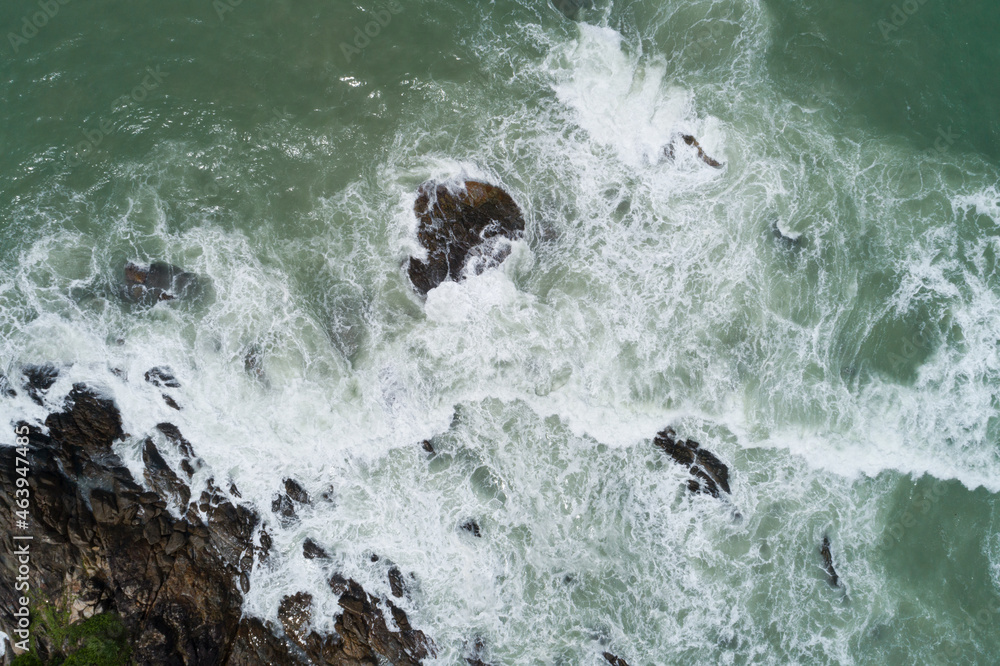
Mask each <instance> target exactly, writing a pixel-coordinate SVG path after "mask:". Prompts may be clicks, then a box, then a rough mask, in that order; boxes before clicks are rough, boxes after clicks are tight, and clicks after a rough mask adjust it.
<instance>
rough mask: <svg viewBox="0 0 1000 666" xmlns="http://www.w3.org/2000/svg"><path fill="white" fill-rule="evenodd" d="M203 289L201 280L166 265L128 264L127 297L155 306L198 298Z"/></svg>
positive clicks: (182, 270) (153, 263)
mask: <svg viewBox="0 0 1000 666" xmlns="http://www.w3.org/2000/svg"><path fill="white" fill-rule="evenodd" d="M199 289H200V284H199V279H198V276H197V275H195V274H194V273H188V272H187V271H185V270H184V269H183V268H178V267H177V266H174V265H172V264H168V263H166V262H163V261H154V262H152V263H151V264H149V265H148V266H142V265H139V264H136V263H134V262H131V261H130V262H128V263H127V264H125V297H126V298H127V299H128V300H130V301H133V302H136V303H142V304H144V305H152V304H154V303H157V302H159V301H171V300H174V299H176V298H185V297H192V296H195V295H196V294H197V293H198V291H199Z"/></svg>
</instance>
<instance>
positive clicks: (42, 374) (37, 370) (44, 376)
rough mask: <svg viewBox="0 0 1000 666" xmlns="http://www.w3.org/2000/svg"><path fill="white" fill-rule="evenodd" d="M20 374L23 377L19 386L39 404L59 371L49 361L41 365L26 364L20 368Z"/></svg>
mask: <svg viewBox="0 0 1000 666" xmlns="http://www.w3.org/2000/svg"><path fill="white" fill-rule="evenodd" d="M21 375H22V376H23V377H24V382H23V383H22V384H21V387H22V388H23V389H24V390H25V391H27V392H28V396H30V397H31V399H32V400H34V401H35V403H36V404H39V405H41V404H43V402H42V399H43V398H44V396H45V394H46V393H48V391H49V389H50V388H52V385H53V384H55V383H56V379H57V378H58V377H59V371H58V370H57V369H56V366H54V365H52V364H51V363H45V364H43V365H26V366H24V367H23V368H21Z"/></svg>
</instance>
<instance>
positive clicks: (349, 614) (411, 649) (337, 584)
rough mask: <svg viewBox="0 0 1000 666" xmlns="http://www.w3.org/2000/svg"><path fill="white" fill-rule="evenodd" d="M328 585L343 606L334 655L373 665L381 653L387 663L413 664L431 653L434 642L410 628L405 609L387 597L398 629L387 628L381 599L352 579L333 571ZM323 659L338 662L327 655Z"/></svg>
mask: <svg viewBox="0 0 1000 666" xmlns="http://www.w3.org/2000/svg"><path fill="white" fill-rule="evenodd" d="M330 588H331V589H332V590H333V591H334V592H335V593H336V594H338V595H340V601H339V602H338V603H339V604H340V607H341V608H342V609H343V613H341V615H340V617H339V618H338V619H337V624H336V626H335V629H336V631H337V634H338V635H339V636H340V638H341V642H340V643H339V644H338V645H337V652H336V656H338V657H340V658H342V659H344V660H345V661H344V663H355V662H349V661H346V659H347V658H350V659H354V660H356V662H360V663H370V664H373V665H374V664H377V663H380V660H379V656H381V657H382V658H384V659H387V660H388V661H389V663H391V664H396V665H401V666H415V665H416V664H419V663H420V661H421V660H422V659H424V658H425V657H427V656H428V655H431V656H433V654H434V644H433V643H432V642H431V641H430V640H429V639H428V638H427V637H426V636H425V635H424V633H423V632H422V631H418V630H415V629H413V628H412V627H411V626H410V622H409V619H408V618H407V616H406V613H405V612H403V610H402V609H400V608H398V607H397V606H396V605H395V604H393V603H392V602H391V601H387V602H386V606H387V607H388V609H389V611H390V613H391V614H392V617H393V620H394V621H395V622H396V626H398V627H399V628H400V631H391V630H390V629H389V627H388V625H387V623H386V621H385V617H384V615H383V611H382V609H381V606H380V604H381V602H380V601H379V600H378V599H377V598H375V597H373V596H372V595H370V594H368V593H367V592H365V590H364V588H362V587H361V585H359V584H358V583H357V582H355V581H354V580H350V579H345V578H343V577H342V576H339V575H335V576H333V577H332V578H331V579H330ZM327 663H334V664H339V663H342V662H340V661H336V660H334V659H329V660H328V661H327Z"/></svg>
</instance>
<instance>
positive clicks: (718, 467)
mask: <svg viewBox="0 0 1000 666" xmlns="http://www.w3.org/2000/svg"><path fill="white" fill-rule="evenodd" d="M653 444H655V445H656V446H658V447H659V448H661V449H663V450H664V451H665V452H666V453H667V455H669V456H670V457H671V458H673V459H674V461H675V462H677V463H679V464H681V465H684V466H686V467H687V468H688V471H690V473H691V474H692V476H695V477H697V479H698V480H696V479H691V480H689V481H688V484H687V485H688V489H689V490H691V492H702V493H706V494H709V495H711V496H712V497H718V496H719V488H722V490H724V491H726V492H727V493H728V492H730V490H729V468H728V467H726V466H725V464H723V462H722V461H721V460H719V459H718V458H716V457H715V455H714V454H712V453H711V452H709V451H705V450H704V449H702V448H701V447H700V445H699V444H698V442H696V441H694V440H691V439H688V440H683V439H678V438H677V433H676V432H674V429H673V428H666V429H664V430H663V431H661V432H660V433H658V434H657V435H656V437H655V438H654V439H653ZM703 484H704V485H703Z"/></svg>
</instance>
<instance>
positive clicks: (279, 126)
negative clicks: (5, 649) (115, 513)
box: [0, 0, 1000, 666]
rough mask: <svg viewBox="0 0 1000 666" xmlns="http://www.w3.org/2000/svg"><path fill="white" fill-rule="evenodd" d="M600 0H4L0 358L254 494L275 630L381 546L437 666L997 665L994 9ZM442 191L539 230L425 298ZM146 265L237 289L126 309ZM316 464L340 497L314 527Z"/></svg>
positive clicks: (999, 234) (998, 105)
mask: <svg viewBox="0 0 1000 666" xmlns="http://www.w3.org/2000/svg"><path fill="white" fill-rule="evenodd" d="M563 4H564V5H565V7H564V8H566V9H567V13H569V14H571V15H572V18H568V17H567V16H566V15H565V14H564V13H563V12H560V11H559V9H558V8H557V6H556V5H553V4H551V3H548V2H542V1H541V0H496V1H494V2H468V1H460V0H435V1H431V0H395V1H393V2H382V3H380V2H373V3H364V4H355V3H343V2H332V1H331V2H320V1H318V0H301V1H298V2H291V1H290V0H274V1H272V2H263V1H260V0H242V2H237V1H236V0H218V1H215V2H212V1H211V0H197V1H194V0H177V1H174V2H169V3H165V2H152V1H150V0H136V1H135V2H111V1H108V0H93V1H91V2H84V1H83V0H66V2H65V4H60V3H59V2H58V0H53V2H52V3H51V5H45V3H44V2H43V3H41V4H39V3H32V2H24V1H21V0H17V1H9V2H5V3H3V4H2V5H0V32H2V36H3V39H2V40H0V369H2V370H3V371H4V372H5V373H6V374H7V375H8V376H15V377H16V376H17V374H18V372H19V367H20V366H21V365H23V364H29V363H40V362H47V361H51V362H54V363H56V364H57V365H58V366H60V368H61V369H62V374H61V375H60V379H59V383H58V384H57V386H56V387H54V388H53V391H52V394H53V395H54V396H55V395H61V393H60V389H62V390H63V393H64V392H65V390H68V388H69V386H70V385H71V384H72V383H73V382H76V381H87V382H90V383H92V384H95V385H99V386H101V387H102V388H103V389H104V390H106V391H107V392H108V393H109V394H110V395H112V396H113V397H114V398H115V400H116V401H117V403H118V404H119V406H120V407H121V409H122V412H123V416H124V419H125V422H126V424H125V425H126V427H125V430H126V431H127V432H130V433H132V434H133V435H134V438H132V439H130V440H128V441H126V442H123V443H122V444H121V445H120V449H119V450H120V453H121V455H122V456H123V458H125V459H126V461H128V462H129V463H130V464H131V465H133V466H134V468H135V469H136V470H139V469H140V466H141V452H140V442H141V441H142V439H143V437H145V435H146V434H148V433H150V432H151V431H152V430H153V427H154V425H155V424H156V423H159V422H162V421H165V420H170V421H171V422H174V423H176V424H177V425H178V426H179V427H180V428H181V430H182V431H183V432H184V433H185V436H186V437H187V438H188V439H190V440H191V442H192V444H193V446H194V448H195V449H196V451H197V452H198V454H199V455H200V456H201V457H202V458H204V459H205V461H206V462H207V466H206V468H205V470H204V471H203V472H199V475H198V476H196V478H195V481H194V483H195V485H196V486H198V484H202V485H204V484H205V483H206V482H207V479H208V476H210V475H214V476H215V477H216V479H232V480H233V481H235V482H236V483H237V485H238V486H239V488H240V490H241V491H242V493H243V497H244V499H246V500H247V501H250V502H252V503H254V504H255V505H256V506H257V507H258V508H259V510H260V511H261V513H262V515H264V516H266V520H267V521H268V523H269V530H271V532H272V534H273V535H274V540H275V549H276V551H275V552H276V556H275V557H274V558H273V559H272V562H271V563H270V564H269V565H268V566H266V567H258V568H257V569H256V570H255V571H254V575H253V578H252V586H253V589H252V592H251V593H250V595H249V596H248V599H247V601H246V605H245V609H244V610H245V612H246V613H248V614H252V615H257V616H259V617H262V618H265V619H271V620H274V619H275V618H276V613H277V606H278V602H279V601H280V599H281V598H282V597H283V596H285V595H287V594H291V593H294V592H297V591H300V590H307V591H311V592H313V593H314V594H315V595H316V597H317V599H316V604H317V606H316V609H315V612H314V617H315V621H316V623H317V628H318V629H321V630H328V629H331V628H332V626H333V619H334V616H335V613H336V612H337V610H338V607H337V603H336V598H335V597H333V596H332V595H331V594H329V593H326V592H324V590H326V589H327V587H326V585H325V580H326V579H327V578H328V577H329V575H330V573H332V571H334V570H336V571H339V572H341V573H344V574H345V575H349V576H351V577H354V578H355V579H357V580H358V581H360V582H362V583H363V584H364V585H365V587H366V588H368V589H370V590H371V591H373V592H375V593H388V583H387V581H386V580H385V577H384V571H382V570H381V569H378V568H377V567H376V566H375V565H373V564H372V563H371V562H370V558H369V555H370V554H371V553H373V552H376V553H378V554H379V555H380V556H382V557H383V558H388V559H389V560H391V561H392V562H395V563H396V564H397V565H398V566H399V567H400V568H401V569H402V570H403V571H404V572H408V573H409V572H412V573H413V575H414V579H415V581H416V582H415V583H414V590H413V593H412V595H411V597H410V598H409V599H408V600H406V601H405V602H402V605H403V606H404V608H405V610H406V611H407V613H408V614H409V615H410V619H411V622H412V623H413V625H414V626H415V627H416V628H419V629H422V630H423V631H424V632H425V633H427V634H428V635H429V636H430V637H431V638H432V639H433V640H434V641H435V643H436V644H437V646H438V656H437V661H435V662H434V663H439V664H456V663H462V657H463V656H464V655H465V654H467V650H468V646H469V645H472V644H473V643H475V642H476V641H477V640H481V642H482V644H483V645H484V646H485V657H486V660H487V661H489V662H490V663H493V664H567V665H568V664H591V665H594V664H600V663H604V662H603V659H602V658H601V656H600V654H601V652H602V651H604V650H609V651H611V652H613V653H615V654H617V655H619V656H621V657H622V658H624V659H626V660H628V662H629V663H631V664H633V666H635V665H636V664H679V663H688V664H690V663H693V664H995V663H998V661H1000V630H998V627H1000V505H998V499H997V498H998V495H997V493H998V492H1000V274H998V253H1000V187H998V179H1000V85H997V83H998V81H997V72H1000V47H998V46H997V44H998V42H997V35H998V34H1000V6H997V5H996V4H993V3H987V2H972V1H956V2H951V3H945V2H941V1H940V0H909V1H908V2H895V3H893V2H885V1H882V0H878V1H874V2H860V1H857V0H849V1H844V2H832V1H830V0H828V1H827V2H820V1H819V0H810V1H808V2H806V1H797V0H759V1H739V0H704V1H703V0H693V1H686V2H683V1H681V0H644V1H636V2H623V1H619V0H614V1H611V0H595V2H594V3H593V6H587V7H582V8H580V9H579V10H577V11H568V10H569V9H574V7H572V6H571V3H569V0H567V1H566V2H565V3H563ZM581 4H582V3H581ZM42 5H45V6H44V7H43V6H42ZM372 26H374V27H372ZM366 29H367V30H368V33H369V34H368V35H365V34H364V31H365V30H366ZM678 134H690V135H694V136H696V137H697V139H698V141H699V142H700V144H701V146H702V147H703V148H704V150H705V152H706V153H708V154H709V155H712V156H713V157H715V158H716V159H718V160H719V161H721V162H723V163H724V167H723V168H722V169H719V170H716V169H712V168H709V167H708V166H706V165H705V164H704V163H702V162H701V161H699V160H698V159H697V158H696V156H695V154H694V152H693V151H685V150H680V149H679V150H678V151H677V156H676V159H674V160H673V161H668V160H665V159H663V153H662V151H663V147H664V146H665V145H666V144H668V143H669V142H670V140H671V138H672V137H675V136H677V135H678ZM431 178H433V179H438V180H444V181H458V180H460V179H466V178H475V179H479V180H487V181H489V182H493V183H496V184H498V185H501V186H502V187H504V188H505V189H506V190H507V191H508V192H509V193H510V194H511V195H512V196H513V197H514V199H515V200H516V201H517V202H518V203H519V205H520V206H521V209H522V210H523V212H524V214H525V219H526V222H527V233H526V237H525V239H524V240H523V241H518V242H516V243H515V246H514V249H513V252H512V254H511V256H510V257H509V258H508V259H507V261H505V262H504V263H503V265H502V266H501V267H500V268H499V269H496V270H491V271H487V272H486V273H484V274H482V275H480V276H477V277H474V278H472V279H469V280H467V281H465V282H463V283H461V284H456V283H447V284H444V285H442V286H441V287H440V288H438V289H436V290H433V291H432V292H431V293H430V294H429V295H428V297H427V299H426V300H423V299H421V298H419V297H417V296H416V295H415V294H414V293H413V290H412V288H411V287H410V285H409V284H408V282H407V279H406V275H405V271H404V270H403V265H404V263H405V260H406V257H407V256H409V255H410V254H411V253H412V252H413V251H415V249H416V236H415V225H416V220H415V218H414V216H413V212H412V205H413V201H414V198H415V196H416V188H417V186H418V185H419V184H420V183H422V182H423V181H425V180H427V179H431ZM130 260H132V261H140V262H148V261H154V260H164V261H169V262H170V263H173V264H176V265H179V266H182V267H184V268H185V269H187V270H190V271H194V272H197V273H199V274H200V275H202V276H204V277H205V278H206V279H207V280H208V281H210V283H211V289H209V290H208V292H207V294H206V295H205V297H204V298H202V299H200V300H195V301H176V302H164V303H160V304H157V305H156V306H155V307H152V308H150V307H140V306H137V305H134V304H129V303H126V302H124V301H123V300H122V299H121V298H120V296H119V293H118V289H119V285H120V282H121V273H122V267H123V266H124V264H125V262H127V261H130ZM249 352H252V353H253V355H255V356H256V357H258V358H259V359H260V372H250V373H248V372H247V370H246V363H245V358H246V356H247V354H248V353H249ZM156 365H169V366H170V367H172V368H173V369H174V370H175V371H176V373H177V376H178V379H179V380H180V382H181V384H182V388H181V389H179V390H178V391H177V392H176V393H175V395H176V398H177V401H178V403H180V405H181V406H182V407H183V410H182V411H180V412H176V411H174V410H172V409H170V408H169V407H167V406H166V405H165V404H164V403H163V401H162V399H161V397H160V395H159V391H158V390H157V389H155V388H154V387H152V386H151V385H149V384H147V383H145V382H144V381H143V380H142V377H143V373H144V372H145V371H146V370H148V369H149V368H150V367H153V366H156ZM113 370H120V371H121V373H120V375H119V374H116V373H115V372H113ZM23 398H24V396H23V394H22V396H20V397H19V398H17V399H15V400H5V401H0V419H2V420H3V421H4V422H7V421H12V420H14V419H16V418H25V417H27V418H41V417H43V416H44V414H45V413H46V412H45V410H43V409H42V408H41V407H37V406H35V405H33V404H32V403H31V402H30V401H28V400H24V399H23ZM667 425H673V426H674V427H675V428H676V429H677V431H678V432H679V433H680V434H681V435H682V436H684V437H691V438H694V439H696V440H698V441H699V442H701V444H702V446H703V447H705V448H707V449H709V450H711V451H713V452H714V453H715V454H716V455H718V456H719V457H720V458H721V459H722V460H723V461H725V462H726V463H727V464H728V465H729V467H730V470H731V479H730V482H731V485H732V489H733V493H732V496H731V497H729V498H726V499H725V500H722V501H720V500H718V499H715V498H711V497H708V496H702V495H700V496H693V495H691V494H690V493H688V492H687V490H686V489H685V486H684V483H685V479H686V476H685V472H684V470H683V469H682V468H680V467H678V466H675V465H673V464H672V463H671V462H669V460H666V459H665V458H664V456H663V455H662V454H661V453H660V452H659V451H658V450H656V449H655V448H654V447H653V446H652V444H651V440H652V437H653V436H654V434H655V433H656V432H657V431H659V430H660V429H662V428H663V427H665V426H667ZM6 438H7V439H8V440H12V438H13V435H12V432H8V433H7V435H6ZM424 439H432V440H433V442H434V446H435V448H436V450H437V452H438V453H437V454H436V455H435V456H434V457H428V455H427V454H425V453H424V452H423V450H422V449H421V447H420V442H421V441H422V440H424ZM5 443H10V442H5ZM287 476H291V477H294V478H296V479H298V480H299V481H300V482H301V483H302V485H303V486H305V487H306V489H307V490H309V491H310V493H311V494H312V495H313V496H316V497H318V496H320V495H321V494H322V493H323V492H326V491H332V495H331V496H332V500H331V501H328V502H320V503H317V504H316V505H315V507H314V508H313V509H312V510H310V511H309V512H306V513H305V514H304V515H303V517H302V520H301V521H300V522H299V523H297V524H295V525H292V526H289V527H282V526H280V525H279V524H278V523H277V521H276V520H275V519H274V518H273V516H272V515H271V513H270V502H271V498H272V497H273V495H274V494H275V493H276V492H278V490H279V488H280V487H281V483H282V479H283V478H284V477H287ZM469 518H475V519H476V520H477V522H478V523H479V524H480V526H481V527H482V537H481V538H480V539H475V538H472V537H470V536H469V535H468V534H466V533H464V532H463V531H462V530H461V529H459V528H458V527H457V526H458V525H460V524H461V523H462V522H464V521H465V520H467V519H469ZM824 535H826V536H829V537H830V539H831V543H832V554H833V561H834V565H835V566H836V568H837V572H838V574H839V576H840V578H841V581H842V583H843V587H842V588H832V587H831V586H829V585H828V584H827V581H826V574H825V572H824V570H823V563H822V560H821V558H820V555H819V544H820V543H821V542H822V539H823V537H824ZM306 538H312V539H313V540H314V541H316V542H317V543H319V544H320V545H322V546H323V547H324V548H326V549H327V550H328V551H329V552H330V553H332V554H333V559H332V561H331V562H329V563H321V562H320V561H316V560H310V561H306V560H304V559H303V557H302V554H301V546H302V542H303V541H304V540H305V539H306Z"/></svg>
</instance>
